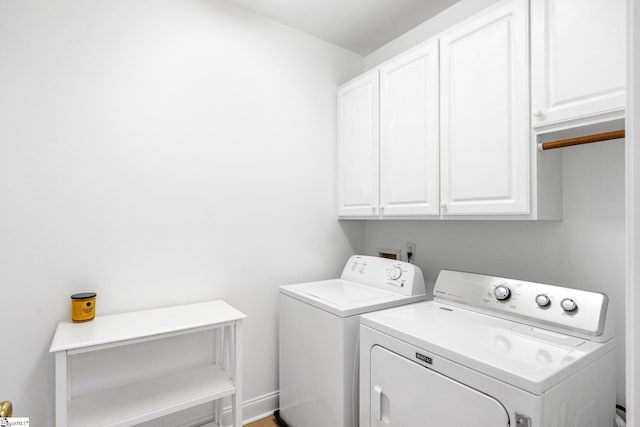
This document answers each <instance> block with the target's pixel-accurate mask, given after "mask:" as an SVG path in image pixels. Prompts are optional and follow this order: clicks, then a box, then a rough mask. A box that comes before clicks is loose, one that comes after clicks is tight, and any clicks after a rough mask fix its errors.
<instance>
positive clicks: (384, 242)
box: [366, 141, 625, 404]
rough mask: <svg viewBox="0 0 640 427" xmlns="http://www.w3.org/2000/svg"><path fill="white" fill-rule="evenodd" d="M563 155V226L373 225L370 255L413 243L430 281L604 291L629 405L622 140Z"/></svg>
mask: <svg viewBox="0 0 640 427" xmlns="http://www.w3.org/2000/svg"><path fill="white" fill-rule="evenodd" d="M563 150H564V151H563V153H562V154H563V191H564V200H563V208H564V216H563V220H562V221H530V222H527V221H438V220H435V221H397V222H393V221H380V222H375V221H371V222H368V223H367V228H366V240H367V241H366V250H367V254H375V253H376V250H377V248H380V247H386V248H396V247H397V248H399V249H402V250H403V251H404V248H405V247H406V242H415V243H416V244H417V250H416V256H415V263H416V264H417V265H418V266H420V268H421V269H422V271H423V272H424V275H425V280H426V281H427V282H429V283H431V284H433V282H435V279H436V277H437V275H438V273H439V271H440V270H441V269H452V270H462V271H471V272H478V273H485V274H490V275H496V276H504V277H513V278H519V279H523V280H529V281H538V282H544V283H550V284H555V285H560V286H567V287H572V288H578V289H585V290H591V291H598V292H605V293H606V294H608V295H609V297H610V299H611V303H612V310H613V313H614V319H615V327H616V335H617V336H618V340H617V349H616V351H617V358H618V363H617V366H618V375H617V380H618V387H617V398H618V402H620V403H621V404H624V387H625V384H624V378H625V376H624V363H625V359H624V338H623V337H624V335H625V323H624V322H625V315H624V313H625V310H624V309H625V295H624V280H625V278H624V256H625V255H624V239H625V221H624V141H614V142H608V143H600V144H591V145H588V146H580V147H572V148H565V149H563Z"/></svg>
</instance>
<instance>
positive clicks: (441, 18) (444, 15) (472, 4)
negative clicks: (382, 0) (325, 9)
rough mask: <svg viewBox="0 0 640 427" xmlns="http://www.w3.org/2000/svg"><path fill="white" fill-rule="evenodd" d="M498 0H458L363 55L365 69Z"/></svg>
mask: <svg viewBox="0 0 640 427" xmlns="http://www.w3.org/2000/svg"><path fill="white" fill-rule="evenodd" d="M498 1H500V0H460V1H458V2H457V3H455V4H454V5H453V6H451V7H449V8H447V9H445V10H443V11H442V12H440V13H439V14H437V15H436V16H434V17H433V18H431V19H429V20H427V21H425V22H423V23H422V24H420V25H418V26H417V27H415V28H413V29H412V30H411V31H408V32H406V33H405V34H403V35H402V36H400V37H398V38H397V39H395V40H393V41H391V42H389V43H387V44H386V45H385V46H382V47H381V48H380V49H377V50H376V51H375V52H372V53H370V54H369V55H367V56H366V57H365V66H366V68H367V70H369V69H371V68H373V67H375V66H377V65H380V64H381V63H383V62H385V61H386V60H388V59H389V58H391V57H393V56H395V55H397V54H399V53H402V52H404V51H405V50H407V49H410V48H412V47H413V46H415V45H417V44H419V43H421V42H423V41H425V40H427V39H429V38H431V37H433V36H435V35H436V34H438V33H440V32H442V31H444V30H446V29H448V28H449V27H451V26H452V25H454V24H456V23H458V22H461V21H463V20H464V19H466V18H469V17H470V16H473V15H474V14H476V13H478V12H480V11H482V10H484V9H486V8H487V7H489V6H491V5H492V4H494V3H497V2H498Z"/></svg>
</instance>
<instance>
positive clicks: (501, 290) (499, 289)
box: [493, 285, 511, 301]
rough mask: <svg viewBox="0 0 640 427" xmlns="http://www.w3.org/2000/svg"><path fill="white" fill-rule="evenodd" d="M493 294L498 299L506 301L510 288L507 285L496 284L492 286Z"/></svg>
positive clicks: (509, 294)
mask: <svg viewBox="0 0 640 427" xmlns="http://www.w3.org/2000/svg"><path fill="white" fill-rule="evenodd" d="M493 295H494V296H495V297H496V299H497V300H499V301H506V300H508V299H509V297H510V296H511V289H509V288H508V287H507V285H498V286H496V287H495V288H493Z"/></svg>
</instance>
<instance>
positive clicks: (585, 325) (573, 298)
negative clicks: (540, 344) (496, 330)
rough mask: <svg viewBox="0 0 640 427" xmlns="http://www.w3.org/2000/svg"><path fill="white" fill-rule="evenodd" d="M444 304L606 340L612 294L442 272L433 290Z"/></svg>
mask: <svg viewBox="0 0 640 427" xmlns="http://www.w3.org/2000/svg"><path fill="white" fill-rule="evenodd" d="M433 296H434V299H435V300H437V301H439V302H442V303H444V304H453V305H460V306H464V307H465V308H469V309H473V310H476V311H481V312H484V313H486V314H491V315H494V316H497V317H504V318H508V319H512V320H516V321H518V322H521V323H526V324H530V325H532V326H541V327H543V328H547V329H551V330H555V331H559V332H563V333H569V334H571V335H575V336H579V337H583V338H587V339H593V340H596V339H594V337H600V339H597V341H600V340H603V339H604V340H607V339H609V338H610V336H609V335H610V334H608V333H606V332H608V331H605V326H606V315H607V308H608V304H609V298H608V297H607V295H605V294H603V293H597V292H588V291H582V290H578V289H571V288H565V287H562V286H554V285H548V284H544V283H535V282H527V281H524V280H517V279H508V278H504V277H496V276H486V275H483V274H475V273H464V272H460V271H450V270H442V271H441V272H440V275H439V276H438V280H437V281H436V285H435V288H434V291H433Z"/></svg>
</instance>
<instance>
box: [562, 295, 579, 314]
mask: <svg viewBox="0 0 640 427" xmlns="http://www.w3.org/2000/svg"><path fill="white" fill-rule="evenodd" d="M560 307H562V309H563V310H564V311H566V312H571V311H576V310H577V309H578V304H576V302H575V301H574V300H572V299H571V298H565V299H563V300H562V301H560Z"/></svg>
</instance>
